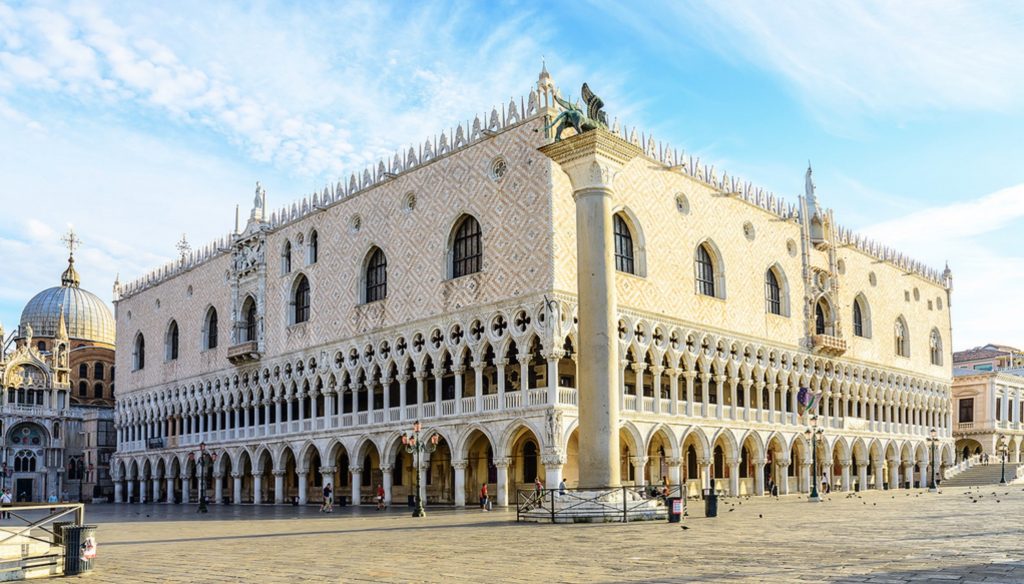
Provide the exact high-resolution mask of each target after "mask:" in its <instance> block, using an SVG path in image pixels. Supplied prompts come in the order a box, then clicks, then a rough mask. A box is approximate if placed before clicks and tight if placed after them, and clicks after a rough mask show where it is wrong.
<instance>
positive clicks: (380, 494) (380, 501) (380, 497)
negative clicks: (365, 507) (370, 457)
mask: <svg viewBox="0 0 1024 584" xmlns="http://www.w3.org/2000/svg"><path fill="white" fill-rule="evenodd" d="M386 508H387V506H385V505H384V485H382V484H380V483H377V511H383V510H384V509H386Z"/></svg>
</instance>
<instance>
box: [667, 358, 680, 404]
mask: <svg viewBox="0 0 1024 584" xmlns="http://www.w3.org/2000/svg"><path fill="white" fill-rule="evenodd" d="M668 400H669V402H668V413H669V414H671V415H673V416H674V415H676V414H678V413H679V370H678V369H676V368H675V367H672V368H670V369H669V370H668Z"/></svg>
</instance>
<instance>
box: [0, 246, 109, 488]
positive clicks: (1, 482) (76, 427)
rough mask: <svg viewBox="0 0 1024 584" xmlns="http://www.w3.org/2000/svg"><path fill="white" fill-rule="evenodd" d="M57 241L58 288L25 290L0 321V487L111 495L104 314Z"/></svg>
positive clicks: (106, 324)
mask: <svg viewBox="0 0 1024 584" xmlns="http://www.w3.org/2000/svg"><path fill="white" fill-rule="evenodd" d="M66 240H67V241H68V242H69V247H70V248H71V251H72V254H71V256H70V257H69V258H68V267H67V269H65V270H64V273H63V274H62V275H61V283H60V286H54V287H52V288H47V289H46V290H43V291H41V292H39V293H38V294H36V295H35V296H34V297H32V299H31V300H29V301H28V303H27V304H26V305H25V308H24V310H23V311H22V313H21V320H20V323H19V325H18V327H17V329H16V330H15V331H14V332H13V333H12V334H11V335H9V336H6V337H5V336H4V332H3V327H2V326H0V388H2V403H3V411H2V414H0V434H2V436H3V438H2V439H3V442H2V444H0V446H2V450H0V486H2V487H5V488H9V489H10V490H11V494H12V497H13V498H14V500H15V501H45V500H47V499H48V498H49V497H50V495H55V496H56V497H57V498H58V499H60V500H75V501H79V500H82V501H92V500H98V499H104V498H106V497H108V496H113V484H112V483H111V481H110V474H109V463H110V458H111V456H112V455H113V453H114V447H115V442H114V436H113V391H114V382H113V377H114V328H115V327H114V317H113V314H111V312H110V309H109V308H107V306H106V305H105V304H104V302H103V301H102V300H100V299H99V298H98V297H97V296H96V295H94V294H92V293H91V292H88V291H87V290H85V289H82V288H81V287H80V280H79V275H78V272H77V270H76V269H75V262H74V247H75V246H76V245H77V239H76V238H75V236H74V234H73V233H70V234H69V237H68V238H67V239H66Z"/></svg>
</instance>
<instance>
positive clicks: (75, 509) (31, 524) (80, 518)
mask: <svg viewBox="0 0 1024 584" xmlns="http://www.w3.org/2000/svg"><path fill="white" fill-rule="evenodd" d="M39 509H45V510H47V511H48V512H49V513H48V514H47V515H46V516H44V517H43V518H42V519H39V520H38V521H32V520H31V519H28V518H27V517H22V516H21V515H20V513H22V512H24V511H35V510H39ZM0 511H2V512H6V513H10V514H11V517H14V518H16V519H18V520H20V521H24V522H25V525H24V526H22V527H14V530H13V531H9V530H8V529H9V528H6V527H0V531H6V532H7V534H8V535H7V537H4V538H2V539H0V545H3V544H4V543H5V542H7V541H8V540H11V539H13V538H15V537H19V536H24V537H27V538H29V539H34V540H36V541H39V542H43V543H51V542H50V541H48V540H44V539H40V538H38V537H35V536H33V535H32V533H31V532H32V530H33V529H36V528H37V527H38V528H40V529H42V530H43V531H45V532H46V533H48V534H50V535H51V536H52V535H54V533H53V532H52V531H50V530H49V529H47V528H46V527H43V526H44V525H46V524H48V523H53V521H54V520H56V519H60V518H61V517H64V516H65V515H68V514H71V513H74V514H75V521H74V524H75V525H82V524H83V523H85V505H83V504H82V503H48V504H35V503H29V504H18V503H16V504H13V505H6V506H4V507H0ZM26 532H28V534H27V535H26V534H25V533H26Z"/></svg>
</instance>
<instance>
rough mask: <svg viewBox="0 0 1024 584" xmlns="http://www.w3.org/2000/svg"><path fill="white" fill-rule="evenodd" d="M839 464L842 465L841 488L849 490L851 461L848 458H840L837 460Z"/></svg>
mask: <svg viewBox="0 0 1024 584" xmlns="http://www.w3.org/2000/svg"><path fill="white" fill-rule="evenodd" d="M839 465H840V466H842V468H843V471H842V475H841V477H842V478H841V481H842V482H841V484H842V490H844V491H849V490H850V467H851V466H852V465H853V463H852V462H851V461H849V460H841V461H839Z"/></svg>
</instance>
